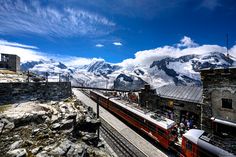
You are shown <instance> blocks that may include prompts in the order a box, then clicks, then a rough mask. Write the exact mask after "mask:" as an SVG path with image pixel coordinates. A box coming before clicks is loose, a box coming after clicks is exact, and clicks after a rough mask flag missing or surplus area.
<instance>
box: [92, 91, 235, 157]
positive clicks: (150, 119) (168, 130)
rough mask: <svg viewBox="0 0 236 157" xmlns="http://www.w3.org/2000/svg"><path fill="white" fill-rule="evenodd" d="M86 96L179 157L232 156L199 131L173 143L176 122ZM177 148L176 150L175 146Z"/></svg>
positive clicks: (104, 98)
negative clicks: (180, 142) (179, 142)
mask: <svg viewBox="0 0 236 157" xmlns="http://www.w3.org/2000/svg"><path fill="white" fill-rule="evenodd" d="M90 97H91V98H92V99H93V100H94V101H96V102H97V103H99V105H101V106H102V107H104V108H105V109H107V110H109V111H111V112H112V113H114V114H116V115H117V116H119V117H120V118H122V119H124V120H125V121H127V122H128V123H129V124H131V125H133V126H134V127H136V128H137V129H139V130H141V131H142V132H144V133H145V134H147V135H148V136H150V137H151V138H153V139H154V140H156V141H157V142H158V143H160V144H161V145H162V146H163V147H164V148H166V149H172V150H175V151H177V150H178V152H177V153H178V154H179V156H182V157H184V156H185V157H215V156H219V157H221V156H227V157H229V156H230V157H231V156H232V157H233V156H235V155H233V154H231V153H229V152H227V151H225V150H223V149H221V148H219V147H217V146H215V145H213V144H211V143H210V140H211V139H210V138H209V137H208V136H207V134H206V133H204V131H203V130H198V129H191V130H189V131H188V132H187V133H185V134H183V136H182V144H181V145H178V144H177V143H176V142H175V141H176V137H177V134H176V130H175V125H176V123H175V122H174V121H172V120H170V119H167V118H164V117H160V116H156V115H155V114H153V113H144V112H143V111H141V110H138V109H135V108H131V107H128V106H127V105H124V104H122V103H121V102H120V101H119V100H118V99H117V98H114V97H113V98H112V97H107V96H104V95H103V94H101V93H99V92H95V91H90ZM177 146H179V149H176V147H177Z"/></svg>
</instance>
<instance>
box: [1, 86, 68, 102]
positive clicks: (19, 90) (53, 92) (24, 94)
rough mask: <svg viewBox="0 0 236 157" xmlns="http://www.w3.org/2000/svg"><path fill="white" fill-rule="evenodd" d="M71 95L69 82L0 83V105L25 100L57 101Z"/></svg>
mask: <svg viewBox="0 0 236 157" xmlns="http://www.w3.org/2000/svg"><path fill="white" fill-rule="evenodd" d="M71 95H72V91H71V83H70V82H38V83H35V82H29V83H16V82H12V83H0V104H5V103H12V102H16V101H25V100H36V99H43V100H58V99H63V98H68V97H70V96H71Z"/></svg>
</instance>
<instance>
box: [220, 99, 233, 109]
mask: <svg viewBox="0 0 236 157" xmlns="http://www.w3.org/2000/svg"><path fill="white" fill-rule="evenodd" d="M222 108H228V109H232V99H224V98H223V99H222Z"/></svg>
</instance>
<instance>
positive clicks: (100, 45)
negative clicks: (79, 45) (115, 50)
mask: <svg viewBox="0 0 236 157" xmlns="http://www.w3.org/2000/svg"><path fill="white" fill-rule="evenodd" d="M95 46H96V47H104V45H103V44H96V45H95Z"/></svg>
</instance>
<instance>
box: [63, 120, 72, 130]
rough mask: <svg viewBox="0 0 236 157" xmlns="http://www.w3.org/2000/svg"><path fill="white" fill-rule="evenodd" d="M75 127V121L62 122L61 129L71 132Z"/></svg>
mask: <svg viewBox="0 0 236 157" xmlns="http://www.w3.org/2000/svg"><path fill="white" fill-rule="evenodd" d="M73 127H74V120H73V119H70V120H63V121H61V127H60V129H61V130H69V129H71V128H73Z"/></svg>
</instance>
